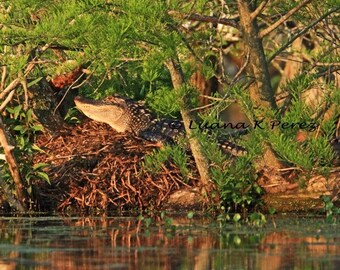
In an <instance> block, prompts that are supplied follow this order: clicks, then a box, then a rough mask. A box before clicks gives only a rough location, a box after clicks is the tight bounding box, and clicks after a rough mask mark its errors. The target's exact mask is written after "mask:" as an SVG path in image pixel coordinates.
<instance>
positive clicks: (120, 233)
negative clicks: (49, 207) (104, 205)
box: [0, 217, 340, 270]
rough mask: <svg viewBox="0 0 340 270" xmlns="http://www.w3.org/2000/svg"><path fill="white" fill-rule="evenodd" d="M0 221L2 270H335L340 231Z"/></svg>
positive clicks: (315, 222)
mask: <svg viewBox="0 0 340 270" xmlns="http://www.w3.org/2000/svg"><path fill="white" fill-rule="evenodd" d="M160 223H161V221H160V220H158V221H154V222H153V223H152V224H154V225H153V226H150V227H149V228H147V227H146V226H145V222H144V221H139V220H138V219H137V218H122V217H119V218H60V217H33V218H0V270H9V269H197V270H199V269H340V243H339V239H340V235H339V232H338V226H336V225H331V224H325V223H324V222H323V220H319V219H312V218H295V219H288V218H283V219H282V218H278V219H277V220H276V223H277V224H278V227H277V229H274V228H272V227H271V226H270V224H268V226H267V228H262V229H254V228H246V226H242V227H237V226H235V225H232V224H231V225H229V226H228V227H223V228H221V227H219V226H218V224H216V225H213V223H212V222H211V221H210V220H208V219H204V218H201V219H196V220H191V221H190V220H189V219H187V218H174V219H173V222H172V224H171V225H169V226H165V225H162V226H160V225H157V224H160Z"/></svg>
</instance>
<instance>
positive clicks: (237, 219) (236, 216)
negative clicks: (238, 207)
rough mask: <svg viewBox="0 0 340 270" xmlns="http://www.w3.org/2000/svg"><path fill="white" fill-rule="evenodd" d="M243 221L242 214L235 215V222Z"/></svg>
mask: <svg viewBox="0 0 340 270" xmlns="http://www.w3.org/2000/svg"><path fill="white" fill-rule="evenodd" d="M240 219H241V215H240V214H238V213H237V214H235V215H234V217H233V220H234V222H238V221H239V220H240Z"/></svg>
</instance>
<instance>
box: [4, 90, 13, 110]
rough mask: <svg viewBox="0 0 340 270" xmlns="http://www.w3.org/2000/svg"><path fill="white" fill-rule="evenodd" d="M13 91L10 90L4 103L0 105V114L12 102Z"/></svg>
mask: <svg viewBox="0 0 340 270" xmlns="http://www.w3.org/2000/svg"><path fill="white" fill-rule="evenodd" d="M14 93H15V90H12V91H11V92H10V93H9V95H8V96H7V97H6V99H5V100H4V102H2V103H1V105H0V113H1V112H2V111H3V110H4V109H5V108H6V106H7V104H8V103H9V102H10V101H11V100H12V98H13V96H14Z"/></svg>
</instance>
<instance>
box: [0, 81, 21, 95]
mask: <svg viewBox="0 0 340 270" xmlns="http://www.w3.org/2000/svg"><path fill="white" fill-rule="evenodd" d="M19 83H20V79H19V78H16V79H15V80H13V81H12V82H11V83H10V84H9V85H8V86H7V87H6V88H5V90H4V91H2V92H1V93H0V99H3V98H4V97H5V96H6V95H7V94H8V93H9V92H11V91H12V90H13V89H15V88H16V87H17V86H18V85H19Z"/></svg>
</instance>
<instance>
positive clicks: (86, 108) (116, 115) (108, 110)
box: [74, 96, 129, 132]
mask: <svg viewBox="0 0 340 270" xmlns="http://www.w3.org/2000/svg"><path fill="white" fill-rule="evenodd" d="M74 103H75V104H76V107H77V108H78V109H79V110H80V111H82V112H83V113H84V114H85V115H86V116H87V117H89V118H91V119H93V120H95V121H98V122H103V123H106V124H109V125H110V126H111V127H112V128H113V129H114V130H116V131H117V132H125V131H128V130H129V126H128V116H127V115H126V102H125V100H124V99H121V98H111V100H110V101H105V100H104V101H102V100H94V99H89V98H84V97H80V96H77V97H75V98H74Z"/></svg>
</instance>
